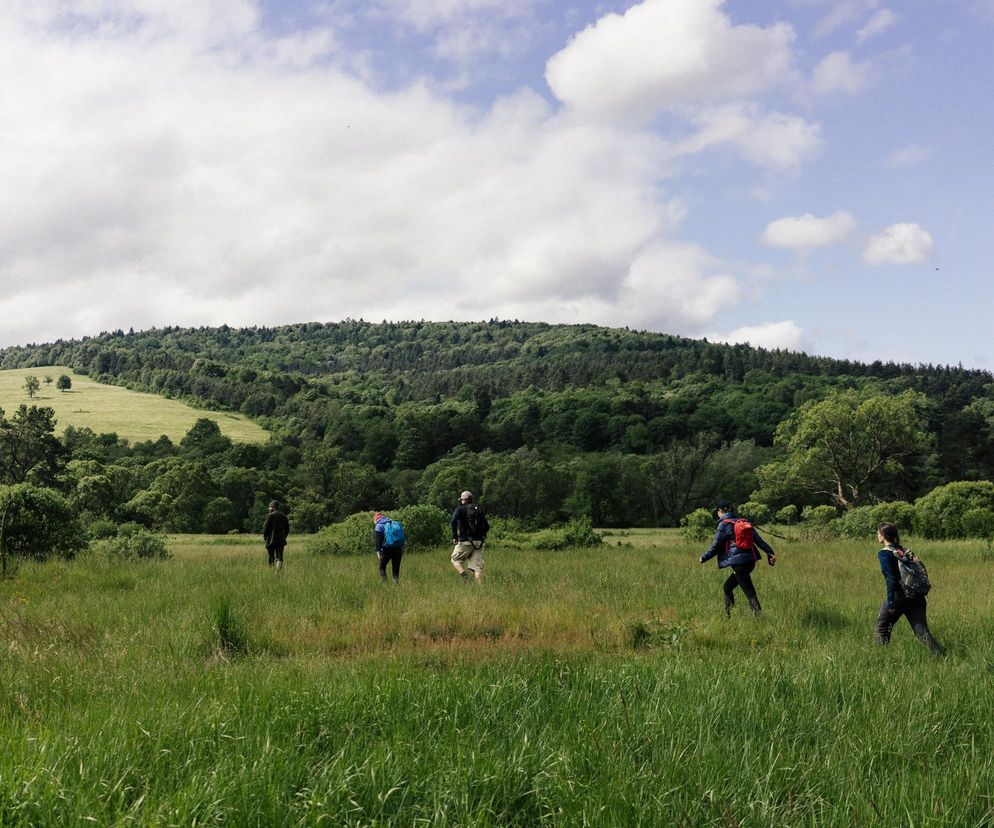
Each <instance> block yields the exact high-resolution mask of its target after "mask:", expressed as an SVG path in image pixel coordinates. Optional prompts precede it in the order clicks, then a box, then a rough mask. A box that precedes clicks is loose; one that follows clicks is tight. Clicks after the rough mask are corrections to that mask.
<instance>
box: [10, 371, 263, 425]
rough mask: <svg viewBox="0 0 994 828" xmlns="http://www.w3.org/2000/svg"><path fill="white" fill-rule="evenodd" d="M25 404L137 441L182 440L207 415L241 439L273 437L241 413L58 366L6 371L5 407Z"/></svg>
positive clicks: (68, 421)
mask: <svg viewBox="0 0 994 828" xmlns="http://www.w3.org/2000/svg"><path fill="white" fill-rule="evenodd" d="M60 374H67V375H68V376H69V377H70V378H71V379H72V388H71V389H70V390H68V391H59V390H58V389H56V387H55V381H56V380H58V378H59V375H60ZM29 375H32V376H35V377H37V378H38V381H39V382H40V383H41V388H40V390H39V391H38V392H37V393H36V394H35V395H34V397H33V398H29V397H28V394H27V391H25V390H24V378H25V377H27V376H29ZM46 376H50V377H51V378H52V383H51V384H50V385H47V384H45V377H46ZM21 403H24V404H25V405H40V406H41V405H44V406H48V407H50V408H53V409H55V416H56V418H57V419H58V426H59V431H60V432H61V431H63V430H65V428H66V427H67V426H75V427H77V428H81V427H84V426H85V427H88V428H92V429H93V430H94V431H95V432H97V434H102V433H109V432H115V433H116V434H117V435H118V437H124V438H126V439H128V440H130V441H131V442H140V441H142V440H157V439H158V438H159V437H160V436H161V435H163V434H165V435H166V436H167V437H169V439H170V440H172V441H173V442H179V440H180V439H182V437H183V436H184V435H185V434H186V432H187V431H189V430H190V427H191V426H192V425H193V424H194V423H195V422H196V421H197V420H198V419H200V418H201V417H208V418H210V419H212V420H215V421H216V422H217V424H218V426H220V428H221V431H222V433H223V434H225V435H227V436H228V437H230V438H231V439H232V440H234V441H235V442H240V443H262V442H265V441H266V440H267V439H268V437H269V434H268V432H266V431H265V430H264V429H263V428H262V427H260V426H259V425H258V424H257V423H255V422H253V421H252V420H250V419H248V418H247V417H245V416H243V415H241V414H232V413H231V412H227V411H202V410H200V409H196V408H191V407H190V406H188V405H186V404H185V403H182V402H179V401H177V400H169V399H166V398H165V397H160V396H157V395H156V394H142V393H139V392H137V391H129V390H128V389H127V388H120V387H118V386H116V385H104V384H102V383H99V382H94V381H93V380H91V379H90V378H89V377H85V376H80V375H78V374H75V373H73V371H72V369H69V368H64V367H61V366H58V365H48V366H42V367H40V368H22V369H17V370H13V371H0V408H3V409H4V411H6V413H7V415H8V416H10V415H11V414H12V413H13V412H14V411H16V410H17V407H18V406H19V405H20V404H21Z"/></svg>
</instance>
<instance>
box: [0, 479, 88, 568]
mask: <svg viewBox="0 0 994 828" xmlns="http://www.w3.org/2000/svg"><path fill="white" fill-rule="evenodd" d="M3 514H6V515H7V522H6V526H5V528H4V533H3V543H4V548H5V549H6V551H7V553H8V554H10V555H15V556H16V555H19V556H23V557H33V558H39V559H42V558H47V557H48V556H49V555H52V554H55V555H59V556H60V557H63V558H74V557H75V556H76V554H77V553H78V552H82V551H83V550H84V549H86V547H87V545H88V540H87V536H86V531H85V530H84V529H83V525H82V523H80V521H79V518H78V517H77V516H76V515H75V514H74V513H73V509H72V506H71V505H70V504H69V501H68V500H66V499H65V498H64V497H63V496H62V495H61V494H59V493H58V492H56V491H55V490H53V489H47V488H44V487H42V486H33V485H31V484H30V483H18V484H17V485H14V486H0V515H3Z"/></svg>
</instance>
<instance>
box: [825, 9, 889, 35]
mask: <svg viewBox="0 0 994 828" xmlns="http://www.w3.org/2000/svg"><path fill="white" fill-rule="evenodd" d="M829 5H830V6H831V9H830V10H829V11H828V13H827V14H826V15H825V16H824V17H822V19H821V20H820V21H819V22H818V26H817V27H816V30H815V31H816V34H817V35H818V36H819V37H825V36H827V35H830V34H832V32H834V31H836V30H837V29H839V28H841V27H842V26H845V25H847V24H849V23H852V22H854V21H855V20H858V19H859V18H861V17H863V16H864V15H866V14H868V13H869V12H871V11H873V9H875V8H876V7H877V6H878V5H879V0H832V2H831V3H829Z"/></svg>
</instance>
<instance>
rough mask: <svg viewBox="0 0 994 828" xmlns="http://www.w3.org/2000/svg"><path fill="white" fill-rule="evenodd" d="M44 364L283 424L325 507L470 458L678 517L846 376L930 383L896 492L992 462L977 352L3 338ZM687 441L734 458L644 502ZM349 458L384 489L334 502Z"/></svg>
mask: <svg viewBox="0 0 994 828" xmlns="http://www.w3.org/2000/svg"><path fill="white" fill-rule="evenodd" d="M42 365H66V366H70V367H72V368H73V369H74V370H76V371H77V372H80V373H84V374H88V375H89V376H91V377H93V378H95V379H97V380H99V381H102V382H108V383H116V384H121V385H127V386H128V387H130V388H133V389H136V390H142V391H151V392H155V393H160V394H164V395H168V396H172V397H179V398H183V399H186V400H188V401H190V402H193V403H194V404H196V405H198V406H201V407H203V408H205V409H217V410H234V411H241V412H243V413H245V414H248V415H250V416H253V417H258V418H260V419H261V420H262V422H263V423H264V424H265V425H266V426H267V427H268V428H270V430H271V431H272V432H273V435H274V438H273V440H272V441H271V445H270V447H269V449H268V451H269V454H268V456H267V457H265V458H263V459H257V460H255V461H253V462H254V463H255V465H257V466H264V467H265V468H266V469H268V470H270V471H274V472H278V473H279V474H283V475H284V477H283V478H282V479H281V480H280V481H278V483H273V482H272V481H270V482H269V484H268V485H279V487H280V488H281V489H282V491H283V492H284V494H285V495H286V496H287V497H296V498H297V499H298V501H300V500H306V501H307V502H309V503H311V504H312V505H313V506H314V511H315V514H317V513H320V514H319V517H316V518H315V520H318V519H320V520H324V519H328V518H330V517H333V516H336V515H339V514H341V513H342V512H343V511H345V512H346V513H347V511H348V510H349V509H351V508H354V507H356V506H361V507H362V508H365V506H366V505H369V504H368V503H367V501H375V502H372V504H371V505H384V504H385V503H388V502H396V503H403V502H411V501H413V500H420V501H432V500H438V501H441V499H442V498H443V494H442V491H443V488H442V483H438V484H437V485H436V481H437V480H438V479H440V475H441V477H442V478H445V479H446V482H445V484H444V485H445V487H447V488H445V489H444V492H445V494H444V497H445V498H450V497H451V492H449V489H450V488H452V487H453V486H456V485H458V484H457V481H455V480H454V479H453V480H451V481H449V480H448V479H447V478H448V477H458V476H459V475H458V474H456V472H454V471H453V472H452V473H451V474H449V472H447V471H446V469H449V470H450V471H451V469H454V468H456V467H458V468H459V469H462V470H463V471H461V472H460V474H462V475H463V477H464V478H465V477H466V475H469V476H470V477H471V478H472V479H476V480H477V481H478V483H477V485H478V486H483V487H484V488H486V489H489V494H490V497H491V500H492V502H494V503H495V504H496V503H497V502H501V508H502V509H503V511H505V512H506V513H507V514H513V515H517V516H522V517H529V516H531V517H534V516H535V515H541V516H543V517H546V516H564V515H569V514H588V515H589V516H591V517H592V518H593V519H594V521H595V522H599V523H611V522H621V523H658V522H672V521H673V520H675V519H676V518H677V517H678V516H679V514H680V513H681V510H683V509H685V508H686V507H687V506H688V505H695V504H697V503H698V502H699V501H701V500H702V499H704V498H706V497H708V496H709V494H710V492H709V491H707V490H708V489H709V488H711V489H713V488H715V487H716V486H721V487H722V488H723V489H724V490H726V491H733V492H735V496H739V497H741V496H744V495H745V494H748V492H749V491H750V487H752V486H754V485H755V478H754V477H751V476H750V472H749V470H750V468H751V467H753V466H755V465H756V464H758V463H760V462H763V461H764V460H766V459H768V458H769V457H771V456H772V455H773V454H775V453H776V449H775V448H773V445H774V435H775V432H776V428H777V426H778V424H779V423H781V421H783V420H784V419H785V418H786V417H787V416H788V415H790V414H791V413H792V412H793V411H795V410H796V409H797V407H798V406H800V405H801V404H803V403H804V402H805V401H807V400H811V399H819V398H822V397H824V396H825V395H827V394H828V393H829V392H831V391H832V390H833V389H840V388H857V389H862V390H868V389H869V390H874V391H877V392H882V393H899V392H902V391H905V390H913V391H916V392H919V393H921V394H923V395H925V396H924V405H923V406H922V410H921V415H922V417H923V421H924V423H925V424H926V426H927V428H928V431H929V433H930V439H931V450H930V451H929V452H928V453H927V454H923V455H922V456H921V457H919V458H918V459H917V467H916V468H917V471H918V472H919V473H918V474H917V476H916V477H915V478H914V481H913V480H912V479H911V478H910V477H907V476H906V477H905V478H903V479H894V480H892V481H890V482H889V483H888V484H887V485H888V486H889V490H888V491H887V492H885V493H884V494H886V495H888V496H902V497H909V496H913V495H915V494H916V493H917V490H919V489H924V487H926V486H928V485H935V484H937V483H941V482H945V481H947V480H959V479H970V478H974V479H975V478H977V477H990V476H991V475H992V474H994V456H989V455H992V452H991V450H990V448H989V446H990V444H991V422H992V417H994V391H992V377H991V375H990V374H989V373H987V372H983V371H974V370H967V369H964V368H962V367H949V366H931V365H930V366H910V365H897V364H892V363H880V362H876V363H872V364H861V363H856V362H850V361H846V360H836V359H828V358H823V357H811V356H807V355H805V354H801V353H793V352H787V351H781V350H764V349H759V348H752V347H748V346H745V345H734V346H731V345H724V344H716V343H710V342H707V341H704V340H691V339H685V338H680V337H675V336H669V335H665V334H657V333H648V332H639V331H631V330H628V329H611V328H601V327H597V326H593V325H547V324H539V323H523V322H501V321H491V322H488V323H455V322H447V323H430V322H403V323H390V322H383V323H369V322H363V321H352V320H350V321H345V322H341V323H333V324H318V323H308V324H298V325H287V326H281V327H272V328H269V327H259V328H241V329H235V328H230V327H227V326H222V327H220V328H178V327H170V328H163V329H159V330H149V331H141V332H137V333H136V332H132V331H129V332H127V333H125V332H123V331H115V332H113V333H103V334H101V335H99V336H96V337H90V338H84V339H82V340H79V341H58V342H55V343H49V344H42V345H28V346H22V347H11V348H6V349H4V350H2V351H0V368H3V369H13V368H31V367H35V366H42ZM688 452H691V453H692V452H698V454H699V455H701V456H704V455H706V456H707V457H709V458H712V459H714V458H718V459H720V461H721V462H720V463H718V465H719V466H720V467H721V469H723V473H722V474H718V475H714V474H713V475H711V477H710V478H708V480H709V482H708V483H707V485H705V484H704V483H702V482H701V481H698V483H697V484H695V485H696V489H695V488H694V487H693V486H690V485H688V486H685V487H683V488H684V489H686V491H684V492H682V493H681V494H680V496H677V495H675V494H674V495H673V496H672V497H669V496H667V497H669V499H668V500H667V501H666V502H665V503H664V502H662V501H658V499H657V501H654V503H653V504H652V505H651V506H646V507H645V508H644V509H643V511H642V512H641V513H640V514H639V515H638V516H633V515H631V514H628V512H629V511H630V509H629V507H628V506H626V505H625V501H626V498H627V497H628V495H629V494H630V491H631V490H630V487H629V488H628V489H627V490H626V491H627V494H626V493H625V491H623V490H625V487H626V486H629V484H627V483H626V484H624V485H623V484H622V483H621V482H619V481H618V480H616V479H615V477H617V476H618V475H622V476H623V475H624V474H627V473H628V472H626V471H624V469H628V468H631V469H633V470H635V471H633V472H632V474H635V475H636V477H637V476H638V475H642V477H643V478H644V471H645V470H644V468H643V466H644V464H645V463H648V462H650V461H652V462H655V463H656V464H657V466H658V464H659V463H662V462H664V461H663V460H661V459H660V458H662V457H664V455H665V456H666V457H669V458H670V460H671V461H673V462H676V461H677V460H678V459H680V458H685V456H686V455H687V453H688ZM723 452H724V454H722V453H723ZM483 454H485V455H486V457H485V458H483ZM459 458H461V459H459ZM467 458H469V459H467ZM239 462H242V463H243V464H245V463H247V461H246V460H245V459H244V457H243V458H242V460H241V461H239ZM667 462H669V461H667ZM681 462H682V460H681ZM509 463H510V464H511V466H514V468H516V469H517V471H515V472H513V473H512V472H510V471H507V470H506V469H504V471H502V472H501V474H504V475H505V477H507V478H508V479H509V480H510V479H512V478H515V477H517V478H518V479H524V478H522V475H524V474H525V470H534V469H536V468H538V469H542V468H545V466H542V464H546V466H547V467H548V468H549V469H551V470H552V472H555V473H554V474H550V476H549V477H548V479H547V480H545V482H544V483H543V484H542V485H544V486H546V487H547V488H550V491H548V492H546V493H545V494H542V493H541V492H539V493H538V494H534V495H533V497H532V498H531V501H530V502H523V501H526V500H529V499H528V497H527V495H526V494H524V493H519V494H517V495H513V496H512V495H511V494H509V493H505V494H506V497H505V498H504V500H503V501H501V497H497V496H495V493H496V492H497V491H498V490H499V489H500V485H498V482H497V478H496V477H493V476H492V477H490V478H488V476H487V475H488V474H489V472H488V469H489V470H490V471H492V470H493V469H494V468H497V467H501V468H503V467H504V466H507V465H508V464H509ZM515 463H517V464H518V466H520V468H519V467H518V466H515V465H514V464H515ZM343 464H351V465H348V466H346V465H343ZM488 464H490V465H488ZM501 464H503V466H502V465H501ZM511 466H508V468H510V467H511ZM615 466H617V467H618V470H616V471H611V472H610V473H609V470H610V469H612V468H614V467H615ZM344 468H347V469H350V470H351V471H350V474H352V475H353V476H355V475H359V476H360V477H361V476H362V475H365V476H366V477H367V478H369V482H368V483H367V484H365V485H367V488H369V489H371V490H375V491H374V492H373V494H370V495H369V497H368V498H365V499H364V498H362V497H359V498H358V499H356V498H352V499H351V500H348V502H344V501H343V502H335V498H337V497H338V496H339V495H338V494H336V493H335V492H333V491H332V488H333V486H332V484H331V483H330V482H329V481H328V480H327V479H326V477H327V475H326V474H325V473H324V472H323V471H322V470H323V469H332V470H338V471H339V472H341V470H342V469H344ZM471 469H475V470H476V471H475V472H472V473H470V471H468V470H471ZM639 469H641V471H639ZM305 472H306V473H305ZM496 474H497V472H494V475H496ZM612 475H614V477H612ZM374 478H375V481H374ZM588 478H589V479H588ZM488 481H489V482H488ZM585 481H586V482H585ZM611 481H613V482H611ZM343 485H344V484H343ZM528 485H531V486H532V490H533V492H535V491H537V490H535V488H534V487H535V486H537V485H539V484H537V483H534V481H533V483H532V484H528ZM630 485H632V486H634V485H638V484H637V480H633V481H631V482H630ZM598 486H600V487H601V488H604V489H605V492H603V493H600V494H598V493H596V492H595V491H594V489H596V488H597V487H598ZM433 487H434V488H433ZM584 487H586V488H584ZM352 488H353V489H354V488H356V486H355V484H353V485H352ZM607 488H611V490H612V491H611V492H610V493H608V492H606V489H607ZM539 489H540V490H541V486H539ZM553 490H554V491H553ZM542 491H544V490H542ZM536 498H537V499H539V500H543V502H542V504H540V505H536V503H535V502H534V501H535V500H536ZM665 499H666V498H664V500H665ZM608 501H610V503H608ZM329 503H330V505H327V506H325V505H323V504H329ZM646 510H647V511H646Z"/></svg>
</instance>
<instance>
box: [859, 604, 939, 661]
mask: <svg viewBox="0 0 994 828" xmlns="http://www.w3.org/2000/svg"><path fill="white" fill-rule="evenodd" d="M925 606H926V601H925V597H924V596H922V597H921V598H903V599H901V600H898V601H895V602H894V609H893V610H889V609H887V602H886V601H884V605H883V606H882V607H881V608H880V614H879V615H878V616H877V627H876V630H875V631H874V636H873V637H874V640H875V641H876V642H877V644H889V643H890V631H891V630H892V629H893V628H894V625H895V624H896V623H897V621H898V619H899V618H900V617H901V616H902V615H903V616H904V617H905V618H907V619H908V623H909V624H910V625H911V629H913V630H914V631H915V635H917V636H918V640H919V641H921V643H922V644H924V645H925V646H926V647H928V648H929V649H930V650H931V651H932V652H933V653H935V654H936V655H940V656H941V655H942V654H943V652H944V651H943V649H942V645H941V644H939V642H938V641H936V640H935V636H934V635H932V631H931V630H930V629H929V628H928V621H927V620H926V618H925Z"/></svg>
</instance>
